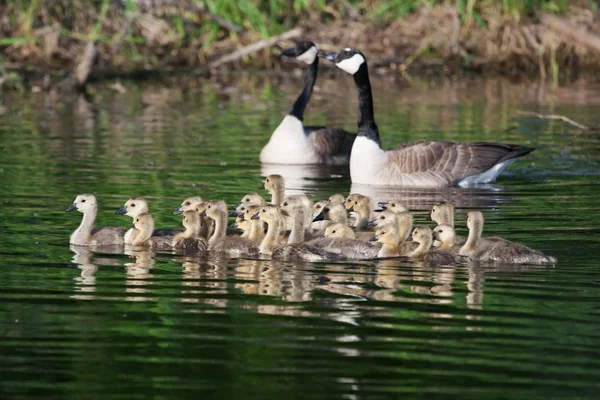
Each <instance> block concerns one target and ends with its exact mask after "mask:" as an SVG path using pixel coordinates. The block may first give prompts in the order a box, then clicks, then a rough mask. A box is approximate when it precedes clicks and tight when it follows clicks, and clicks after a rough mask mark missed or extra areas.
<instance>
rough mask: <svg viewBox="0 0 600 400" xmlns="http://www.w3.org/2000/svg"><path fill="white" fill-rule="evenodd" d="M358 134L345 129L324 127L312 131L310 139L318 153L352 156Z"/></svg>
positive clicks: (325, 155) (329, 155)
mask: <svg viewBox="0 0 600 400" xmlns="http://www.w3.org/2000/svg"><path fill="white" fill-rule="evenodd" d="M354 139H356V134H354V133H350V132H347V131H345V130H343V129H339V128H335V129H330V128H322V129H316V130H313V131H311V132H310V134H309V135H308V140H309V142H310V143H311V145H312V147H313V148H314V149H315V151H316V153H317V154H318V155H319V156H321V157H323V158H326V157H333V156H337V157H340V156H345V157H350V152H351V151H352V144H354Z"/></svg>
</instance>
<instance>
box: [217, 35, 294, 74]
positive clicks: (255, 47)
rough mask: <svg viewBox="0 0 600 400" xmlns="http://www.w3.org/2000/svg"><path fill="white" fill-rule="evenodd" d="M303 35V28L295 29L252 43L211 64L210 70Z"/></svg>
mask: <svg viewBox="0 0 600 400" xmlns="http://www.w3.org/2000/svg"><path fill="white" fill-rule="evenodd" d="M302 33H303V31H302V28H295V29H292V30H291V31H287V32H285V33H282V34H281V35H278V36H273V37H272V38H269V39H266V40H260V41H258V42H255V43H252V44H251V45H248V46H245V47H242V48H241V49H239V50H236V51H234V52H233V53H231V54H228V55H226V56H223V57H221V58H219V59H218V60H216V61H213V62H212V63H211V64H210V68H211V69H215V68H218V67H220V66H221V65H223V64H227V63H230V62H233V61H237V60H239V59H240V58H242V57H245V56H247V55H248V54H252V53H255V52H257V51H260V50H262V49H264V48H265V47H269V46H273V45H274V44H275V43H277V42H279V41H281V40H289V39H293V38H296V37H298V36H301V35H302Z"/></svg>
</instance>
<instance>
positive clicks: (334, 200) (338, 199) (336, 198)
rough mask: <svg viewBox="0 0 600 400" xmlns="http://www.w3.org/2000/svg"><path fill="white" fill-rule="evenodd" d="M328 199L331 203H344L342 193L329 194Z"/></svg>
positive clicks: (344, 199)
mask: <svg viewBox="0 0 600 400" xmlns="http://www.w3.org/2000/svg"><path fill="white" fill-rule="evenodd" d="M329 201H330V202H332V203H339V204H344V202H345V201H346V198H345V197H344V195H343V194H339V193H336V194H332V195H331V196H329Z"/></svg>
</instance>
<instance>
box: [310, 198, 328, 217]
mask: <svg viewBox="0 0 600 400" xmlns="http://www.w3.org/2000/svg"><path fill="white" fill-rule="evenodd" d="M328 205H329V200H319V201H317V202H316V203H315V204H313V207H312V212H313V214H312V215H313V218H314V217H316V216H317V215H319V214H320V213H321V211H323V209H324V208H325V207H327V206H328ZM317 221H318V220H317Z"/></svg>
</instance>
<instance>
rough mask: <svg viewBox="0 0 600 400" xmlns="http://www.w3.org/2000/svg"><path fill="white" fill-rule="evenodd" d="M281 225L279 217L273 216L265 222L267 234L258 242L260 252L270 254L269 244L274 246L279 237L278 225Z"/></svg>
mask: <svg viewBox="0 0 600 400" xmlns="http://www.w3.org/2000/svg"><path fill="white" fill-rule="evenodd" d="M280 225H281V217H278V218H275V219H274V220H272V221H269V222H267V234H266V235H265V237H264V239H263V240H262V242H261V243H260V252H261V253H262V254H267V255H270V254H272V251H271V246H274V245H275V244H276V242H277V238H278V237H279V226H280Z"/></svg>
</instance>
